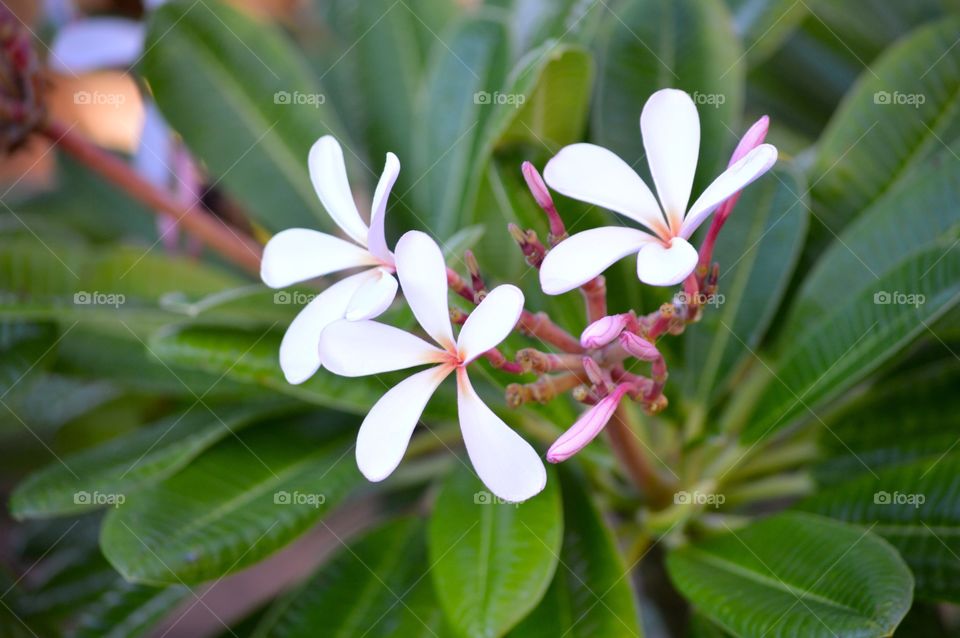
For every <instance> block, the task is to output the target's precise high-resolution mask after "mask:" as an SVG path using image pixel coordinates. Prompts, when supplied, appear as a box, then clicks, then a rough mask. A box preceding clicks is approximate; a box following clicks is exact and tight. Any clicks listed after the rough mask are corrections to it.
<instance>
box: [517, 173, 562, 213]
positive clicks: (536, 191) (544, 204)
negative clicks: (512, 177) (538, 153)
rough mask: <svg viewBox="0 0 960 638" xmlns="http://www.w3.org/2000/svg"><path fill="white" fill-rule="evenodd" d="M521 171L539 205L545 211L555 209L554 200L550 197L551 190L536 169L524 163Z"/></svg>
mask: <svg viewBox="0 0 960 638" xmlns="http://www.w3.org/2000/svg"><path fill="white" fill-rule="evenodd" d="M520 170H521V171H522V172H523V179H524V181H526V182H527V188H529V189H530V193H531V194H532V195H533V198H534V199H535V200H537V205H538V206H540V208H543V209H546V208H553V207H554V204H553V198H552V197H551V196H550V190H549V189H548V188H547V185H546V183H545V182H544V181H543V177H541V176H540V173H539V172H538V171H537V169H536V167H535V166H534V165H533V164H532V163H530V162H524V163H523V165H522V166H521V167H520Z"/></svg>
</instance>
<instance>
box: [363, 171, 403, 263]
mask: <svg viewBox="0 0 960 638" xmlns="http://www.w3.org/2000/svg"><path fill="white" fill-rule="evenodd" d="M399 174H400V160H398V159H397V156H396V155H394V154H393V153H387V162H386V164H384V166H383V173H381V174H380V181H379V182H378V183H377V190H376V192H374V194H373V205H372V207H371V210H370V232H369V233H368V234H367V247H368V248H369V249H370V252H371V253H373V254H374V255H376V256H377V257H379V258H380V259H382V260H383V261H385V262H387V263H393V255H391V254H390V249H388V248H387V238H386V235H385V234H384V232H385V230H384V220H385V217H386V214H387V199H389V198H390V190H391V189H392V188H393V185H394V183H395V182H396V181H397V175H399Z"/></svg>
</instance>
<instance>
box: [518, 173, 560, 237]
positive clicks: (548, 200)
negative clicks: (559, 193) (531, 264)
mask: <svg viewBox="0 0 960 638" xmlns="http://www.w3.org/2000/svg"><path fill="white" fill-rule="evenodd" d="M521 171H522V172H523V179H524V180H525V181H526V182H527V188H529V189H530V193H531V194H532V195H533V198H534V199H535V200H536V201H537V205H538V206H540V208H542V209H543V212H545V213H546V214H547V220H548V221H549V223H550V235H549V237H547V239H548V240H549V243H550V245H551V246H553V245H555V244H558V243H560V242H561V241H563V240H564V239H566V237H567V229H566V226H564V225H563V220H562V219H560V214H559V213H558V212H557V206H556V204H554V203H553V197H551V196H550V191H549V189H547V184H546V183H545V182H544V181H543V177H541V176H540V173H539V172H537V169H536V168H535V167H534V165H533V164H531V163H530V162H524V163H523V166H522V167H521Z"/></svg>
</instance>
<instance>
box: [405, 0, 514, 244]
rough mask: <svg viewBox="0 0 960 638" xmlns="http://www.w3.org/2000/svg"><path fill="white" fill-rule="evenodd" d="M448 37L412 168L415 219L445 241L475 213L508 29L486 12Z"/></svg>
mask: <svg viewBox="0 0 960 638" xmlns="http://www.w3.org/2000/svg"><path fill="white" fill-rule="evenodd" d="M441 38H442V40H443V42H444V43H445V46H442V47H437V48H434V55H433V59H432V60H431V61H430V63H429V65H428V71H427V80H426V88H425V90H424V92H423V94H422V95H421V101H420V104H419V105H418V108H417V117H416V126H417V128H416V131H417V132H416V136H415V141H416V142H417V148H416V153H415V154H414V157H413V158H412V160H413V161H412V162H411V164H410V166H411V168H410V169H407V170H408V171H409V172H411V175H412V179H413V180H414V181H413V182H411V183H412V184H413V186H412V187H411V188H412V191H411V193H410V195H411V197H412V200H411V201H412V206H413V213H412V214H413V215H414V216H415V219H414V221H415V222H416V223H418V225H421V226H424V227H425V230H428V231H430V233H431V234H432V235H434V236H435V237H437V238H439V239H440V240H441V241H442V240H443V239H445V238H447V237H449V236H450V235H452V234H453V233H454V232H455V231H456V230H457V229H458V228H459V227H460V225H461V220H463V219H464V215H466V214H468V213H469V212H470V211H472V202H473V199H474V198H475V197H476V191H477V187H478V181H479V179H480V168H481V166H478V162H477V157H478V153H479V151H480V145H481V139H482V133H483V130H484V126H485V123H486V121H487V119H488V118H489V117H490V113H491V112H492V110H493V97H492V96H493V95H495V94H496V93H497V92H498V91H501V90H503V86H502V85H503V80H504V76H505V74H506V65H507V60H508V57H509V56H508V51H507V35H506V26H505V25H504V23H503V21H502V20H500V19H497V18H494V17H491V16H489V15H487V14H480V15H478V16H475V17H469V18H464V19H462V20H461V21H460V22H459V23H458V24H456V25H454V27H453V28H452V29H451V31H449V32H448V33H446V34H443V35H441ZM404 194H405V193H399V195H400V196H403V195H404Z"/></svg>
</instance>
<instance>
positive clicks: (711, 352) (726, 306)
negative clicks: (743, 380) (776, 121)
mask: <svg viewBox="0 0 960 638" xmlns="http://www.w3.org/2000/svg"><path fill="white" fill-rule="evenodd" d="M805 190H806V184H805V182H804V180H803V178H802V176H801V175H800V174H799V173H798V172H797V171H796V170H795V169H794V168H793V167H792V166H791V165H789V164H781V165H780V166H779V167H778V168H776V169H774V171H773V172H772V173H771V175H769V176H767V177H765V178H764V179H762V180H760V181H759V182H758V183H756V184H753V185H751V186H750V187H749V188H747V189H746V190H745V191H744V193H743V196H742V197H741V199H740V201H739V203H738V204H737V210H736V211H735V212H734V213H733V215H731V217H730V219H729V220H728V221H727V223H726V225H725V226H724V229H723V232H722V233H720V236H719V238H718V240H717V245H716V248H715V250H714V261H715V262H718V263H719V264H720V280H719V294H718V295H717V296H716V297H715V298H714V299H713V303H714V305H715V306H716V307H710V304H711V300H710V299H705V300H704V301H705V302H706V304H707V306H706V308H705V309H704V313H703V319H702V320H701V321H700V323H698V324H697V325H694V326H691V327H690V328H689V329H688V330H687V333H686V334H687V336H686V343H685V352H686V354H685V356H686V359H685V363H684V371H685V373H686V375H685V377H684V381H685V385H686V393H687V395H688V396H691V397H694V398H696V400H698V402H700V403H701V404H703V405H704V406H706V405H708V404H709V403H710V401H711V400H712V399H714V398H715V397H716V395H717V393H718V392H719V391H721V390H723V389H724V388H725V387H726V385H727V384H728V383H729V381H730V378H731V376H732V375H733V373H734V372H736V371H737V369H738V366H739V365H740V364H741V363H742V362H743V361H744V360H749V359H752V356H753V355H752V354H751V351H753V350H756V349H758V348H759V346H760V343H761V340H762V339H763V337H764V335H765V334H766V331H767V328H768V327H769V325H770V322H771V321H772V320H773V317H774V316H775V314H776V311H777V308H779V307H780V302H781V300H782V298H783V293H784V290H785V288H786V286H787V283H788V282H789V281H790V277H791V275H792V274H793V269H794V266H795V265H796V261H797V258H798V257H799V255H800V250H801V249H802V247H803V241H804V238H805V236H806V230H807V205H806V202H805V201H804V197H803V195H802V193H804V191H805Z"/></svg>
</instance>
